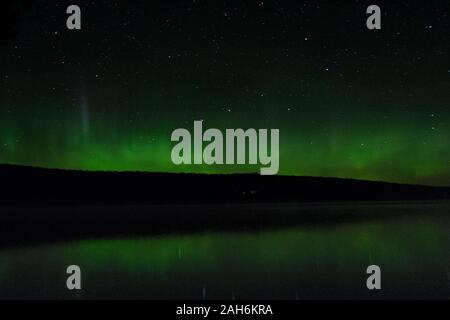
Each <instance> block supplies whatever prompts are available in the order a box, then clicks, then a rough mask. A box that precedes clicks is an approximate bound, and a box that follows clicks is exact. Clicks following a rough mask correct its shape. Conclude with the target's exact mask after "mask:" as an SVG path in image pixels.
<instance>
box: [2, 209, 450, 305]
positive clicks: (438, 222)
mask: <svg viewBox="0 0 450 320" xmlns="http://www.w3.org/2000/svg"><path fill="white" fill-rule="evenodd" d="M449 231H450V219H449V218H448V217H447V216H445V215H433V216H425V215H424V216H414V217H396V218H389V219H379V220H371V221H364V222H358V223H356V222H355V223H345V224H334V225H314V226H301V227H293V228H289V229H279V230H266V231H260V232H253V233H205V234H194V235H168V236H163V237H148V238H131V239H108V240H86V241H81V242H73V243H61V244H55V245H46V246H36V247H26V248H16V249H2V250H1V251H0V298H76V299H82V298H83V299H91V298H158V299H166V298H178V299H189V298H192V299H202V298H206V299H215V298H217V299H219V298H224V299H231V298H236V299H246V298H247V299H248V298H268V299H270V298H280V299H296V298H299V299H302V298H408V297H409V298H411V297H415V298H432V297H438V298H450V276H449V265H450V232H449ZM71 264H77V265H79V266H80V267H81V268H82V285H83V290H82V291H81V292H70V291H68V290H66V288H65V281H66V274H65V270H66V267H67V266H68V265H71ZM370 264H377V265H379V266H380V267H381V269H382V287H383V290H381V291H379V292H369V291H368V290H367V289H366V287H365V281H366V278H367V275H366V273H365V270H366V268H367V266H369V265H370Z"/></svg>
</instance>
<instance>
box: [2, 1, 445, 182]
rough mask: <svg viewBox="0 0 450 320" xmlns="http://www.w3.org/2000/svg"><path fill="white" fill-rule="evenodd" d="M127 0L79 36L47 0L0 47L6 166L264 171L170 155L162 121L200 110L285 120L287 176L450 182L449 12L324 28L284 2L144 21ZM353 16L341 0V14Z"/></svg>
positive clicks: (253, 120)
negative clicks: (373, 28) (382, 25)
mask: <svg viewBox="0 0 450 320" xmlns="http://www.w3.org/2000/svg"><path fill="white" fill-rule="evenodd" d="M133 3H134V5H133V6H131V5H127V4H126V3H121V4H120V5H119V8H117V7H112V6H110V5H109V4H108V2H107V1H99V2H98V3H97V4H96V5H94V4H91V5H86V6H85V7H83V9H84V10H85V11H86V12H87V13H88V14H86V18H85V19H86V21H85V25H86V27H85V28H84V29H83V30H82V31H80V32H78V33H73V32H72V33H71V32H70V31H68V30H67V29H65V24H64V19H65V16H64V10H62V16H61V12H60V11H61V10H60V8H58V7H54V6H51V5H50V4H45V5H40V6H35V7H33V8H32V9H30V10H26V11H24V12H23V13H22V18H21V20H20V21H19V22H18V35H17V37H16V38H15V39H14V40H12V41H11V42H9V43H8V44H6V45H3V46H1V47H0V64H1V68H0V163H5V164H6V163H8V164H20V165H32V166H41V167H51V168H69V169H82V170H118V171H124V170H132V171H151V172H195V173H241V172H258V171H259V167H260V166H259V165H257V166H238V165H223V166H208V165H191V166H175V165H174V164H172V162H171V159H170V153H171V148H172V147H173V145H174V143H172V142H171V141H170V134H171V132H172V131H173V130H174V129H176V128H187V129H189V130H192V126H193V121H194V120H204V127H205V128H212V127H215V128H221V129H225V128H244V129H246V128H256V129H258V128H269V129H270V128H277V129H280V171H279V174H282V175H309V176H332V177H343V178H357V179H369V180H383V181H392V182H404V183H420V184H432V185H450V145H449V140H450V126H449V121H448V120H449V119H450V111H449V109H450V108H449V106H450V64H449V63H450V59H449V50H448V49H449V43H448V42H449V41H448V39H449V31H448V30H450V29H449V28H446V26H448V19H445V18H448V16H447V15H445V16H439V17H438V18H439V19H438V18H436V17H435V16H433V17H432V19H431V21H433V23H434V28H433V29H432V30H430V28H428V27H427V28H425V26H427V25H424V24H423V23H425V22H426V21H429V20H426V19H425V18H427V17H422V16H420V17H419V16H417V17H414V18H415V19H416V20H415V21H416V23H417V26H416V27H415V28H413V29H411V28H410V27H411V26H410V25H405V24H402V23H400V22H398V23H397V24H395V23H394V24H393V23H392V22H391V24H390V25H389V24H388V25H387V27H386V29H384V30H383V31H382V32H379V33H377V34H373V33H369V32H368V31H367V30H364V29H361V30H360V29H358V28H355V27H354V25H355V24H354V23H353V24H352V23H350V24H345V25H344V26H343V27H342V28H338V29H336V28H335V29H333V28H328V27H329V25H326V24H327V22H324V21H322V20H324V19H318V18H317V16H315V15H314V14H317V12H318V11H317V10H318V9H317V8H316V7H314V6H312V7H311V8H309V5H308V7H307V6H306V5H305V6H304V7H305V8H307V9H302V10H303V11H302V12H301V13H300V12H299V11H298V10H296V7H295V6H296V4H288V5H287V6H288V7H289V6H293V7H292V8H283V12H284V15H281V16H279V15H273V14H272V11H270V10H272V9H274V8H273V6H275V4H273V3H270V2H269V3H268V4H267V6H271V8H268V9H267V10H266V11H264V10H263V9H264V8H263V9H261V8H259V9H257V10H263V11H261V12H259V13H258V14H256V13H255V12H253V11H251V10H253V9H251V10H250V9H248V8H247V7H246V8H247V9H245V10H247V11H246V12H247V16H246V19H244V18H242V17H241V16H239V15H238V14H237V13H235V14H234V16H233V19H231V20H230V19H228V15H225V16H224V15H223V13H221V12H219V11H220V10H221V9H220V8H219V9H217V10H216V9H212V8H211V7H210V5H208V4H198V5H195V4H192V6H193V7H192V8H191V9H192V10H194V11H192V10H191V11H189V12H191V13H190V15H189V14H188V13H186V12H184V11H183V10H186V8H187V7H186V6H187V5H181V4H180V5H175V6H178V7H176V8H174V9H173V10H175V9H177V10H178V11H179V12H182V13H183V14H182V13H180V14H177V15H174V14H173V13H169V12H172V11H170V10H169V7H166V6H164V5H162V4H160V5H159V7H158V6H157V7H158V8H155V7H152V8H151V9H152V15H153V16H152V17H153V20H152V22H148V19H146V15H148V14H149V10H150V9H149V8H147V7H146V4H145V1H144V2H139V1H137V2H133ZM234 4H235V5H236V6H239V5H240V4H238V3H234ZM202 6H203V7H202ZM224 6H226V5H225V4H224ZM219 7H220V6H219ZM327 8H328V7H327V6H326V5H323V6H322V9H321V10H325V11H324V12H325V13H326V12H327ZM222 9H223V10H224V11H226V8H222ZM278 9H279V10H281V8H278ZM278 9H277V10H278ZM290 9H292V10H290ZM328 9H330V10H331V7H330V8H328ZM397 9H398V8H397V7H395V6H394V7H392V8H388V9H387V10H390V11H389V12H390V13H391V14H393V13H394V12H396V10H397ZM426 9H427V8H424V9H423V10H425V12H426ZM44 10H45V12H46V16H48V19H47V20H45V21H41V16H42V12H44ZM195 10H197V11H195ZM208 10H212V11H211V12H212V14H211V16H210V17H206V16H205V15H201V13H202V12H204V11H205V12H206V11H208ZM242 10H244V9H242ZM245 10H244V11H245ZM255 10H256V9H255ZM227 12H228V11H227ZM361 12H363V11H360V8H359V7H356V8H355V9H353V8H352V9H351V10H350V7H349V9H348V10H347V12H346V15H347V19H348V20H350V22H355V21H359V20H358V19H360V18H361V17H360V14H361ZM122 13H123V14H122ZM219 13H220V14H219ZM250 13H251V14H250ZM313 13H314V14H313ZM94 14H95V15H96V16H97V17H98V20H96V21H98V22H93V21H92V20H88V19H89V15H90V16H93V15H94ZM184 14H187V15H188V18H181V17H184ZM341 14H343V13H342V12H341ZM249 15H250V17H249ZM298 15H302V17H304V16H307V17H309V16H312V17H315V18H314V19H313V18H310V19H306V21H307V22H308V24H306V22H304V21H305V19H303V20H302V19H299V16H298ZM107 17H111V20H108V19H107ZM225 18H226V19H225ZM263 18H264V19H266V21H268V26H265V24H261V22H260V19H263ZM191 19H192V21H196V20H195V19H199V20H200V21H199V22H198V23H191V24H188V21H191ZM209 19H211V20H209ZM223 19H225V20H223ZM433 19H434V20H433ZM166 20H170V23H169V22H166ZM216 20H217V21H216ZM222 20H223V21H222ZM127 23H128V24H127ZM146 23H148V24H146ZM227 23H228V24H227ZM328 23H330V22H328ZM144 26H145V28H144ZM408 28H409V29H408ZM181 30H182V31H183V32H182V33H180V32H181Z"/></svg>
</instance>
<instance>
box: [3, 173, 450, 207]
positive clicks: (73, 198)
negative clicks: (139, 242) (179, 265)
mask: <svg viewBox="0 0 450 320" xmlns="http://www.w3.org/2000/svg"><path fill="white" fill-rule="evenodd" d="M0 177H1V187H0V195H1V196H0V205H147V204H203V203H204V204H214V203H285V202H332V201H394V200H438V199H440V200H442V199H450V188H448V187H431V186H418V185H403V184H395V183H385V182H372V181H361V180H351V179H337V178H317V177H291V176H260V175H257V174H235V175H203V174H175V173H145V172H89V171H75V170H56V169H41V168H33V167H25V166H12V165H0Z"/></svg>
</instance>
